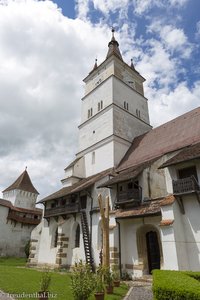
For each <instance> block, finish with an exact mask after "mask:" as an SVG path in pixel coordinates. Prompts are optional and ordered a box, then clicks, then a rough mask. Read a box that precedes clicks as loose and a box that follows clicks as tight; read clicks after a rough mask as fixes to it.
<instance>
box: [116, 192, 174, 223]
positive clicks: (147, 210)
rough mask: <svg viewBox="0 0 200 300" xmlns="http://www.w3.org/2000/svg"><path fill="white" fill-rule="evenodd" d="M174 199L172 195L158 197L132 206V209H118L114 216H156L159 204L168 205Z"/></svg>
mask: <svg viewBox="0 0 200 300" xmlns="http://www.w3.org/2000/svg"><path fill="white" fill-rule="evenodd" d="M174 201H175V198H174V196H173V195H169V196H167V197H164V198H159V199H155V200H153V199H152V200H150V201H147V202H144V203H143V204H142V205H140V206H138V207H134V208H132V209H127V210H125V209H123V210H121V209H119V210H117V211H116V218H117V219H123V218H141V217H149V216H158V215H161V209H160V208H161V206H164V205H170V204H172V203H173V202H174Z"/></svg>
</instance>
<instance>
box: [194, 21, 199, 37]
mask: <svg viewBox="0 0 200 300" xmlns="http://www.w3.org/2000/svg"><path fill="white" fill-rule="evenodd" d="M195 35H196V38H197V39H198V38H199V37H200V21H198V22H197V24H196V34H195Z"/></svg>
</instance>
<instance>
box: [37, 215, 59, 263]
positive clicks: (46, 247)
mask: <svg viewBox="0 0 200 300" xmlns="http://www.w3.org/2000/svg"><path fill="white" fill-rule="evenodd" d="M56 228H57V223H56V221H54V220H53V219H51V221H50V223H49V225H48V223H47V221H46V222H45V223H44V226H43V228H42V232H41V239H40V247H39V253H38V263H39V264H49V265H53V264H55V263H56V253H57V247H54V245H53V241H54V234H55V231H56ZM47 253H48V255H47Z"/></svg>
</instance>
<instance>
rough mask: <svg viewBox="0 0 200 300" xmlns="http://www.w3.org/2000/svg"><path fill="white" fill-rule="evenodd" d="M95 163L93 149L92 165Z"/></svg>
mask: <svg viewBox="0 0 200 300" xmlns="http://www.w3.org/2000/svg"><path fill="white" fill-rule="evenodd" d="M94 164H95V152H94V151H93V152H92V165H94Z"/></svg>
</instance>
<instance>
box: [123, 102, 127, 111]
mask: <svg viewBox="0 0 200 300" xmlns="http://www.w3.org/2000/svg"><path fill="white" fill-rule="evenodd" d="M124 109H126V110H128V102H126V101H124Z"/></svg>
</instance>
